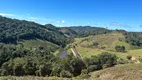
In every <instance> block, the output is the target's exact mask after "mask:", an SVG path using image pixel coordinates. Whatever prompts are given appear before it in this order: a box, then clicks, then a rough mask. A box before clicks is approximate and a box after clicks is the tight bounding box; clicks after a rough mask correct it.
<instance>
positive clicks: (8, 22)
mask: <svg viewBox="0 0 142 80" xmlns="http://www.w3.org/2000/svg"><path fill="white" fill-rule="evenodd" d="M36 38H38V39H42V40H47V41H49V42H52V43H54V44H57V45H59V46H63V47H64V46H65V45H66V44H67V43H69V42H70V39H69V38H66V36H65V35H64V34H63V33H62V32H59V31H58V30H57V29H56V27H55V29H53V25H45V26H44V25H40V24H37V23H34V22H28V21H24V20H23V21H21V20H16V19H9V18H5V17H1V16H0V42H3V43H12V44H17V43H18V42H19V41H20V40H22V39H24V40H29V39H36Z"/></svg>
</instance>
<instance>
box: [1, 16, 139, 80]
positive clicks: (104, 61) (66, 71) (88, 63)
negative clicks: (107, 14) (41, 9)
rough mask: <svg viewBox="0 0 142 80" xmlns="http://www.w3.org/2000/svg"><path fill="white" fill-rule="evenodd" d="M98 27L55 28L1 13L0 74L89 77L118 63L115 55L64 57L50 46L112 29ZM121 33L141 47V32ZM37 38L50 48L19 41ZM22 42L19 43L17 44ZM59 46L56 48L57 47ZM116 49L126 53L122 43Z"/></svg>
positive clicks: (130, 41)
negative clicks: (27, 45)
mask: <svg viewBox="0 0 142 80" xmlns="http://www.w3.org/2000/svg"><path fill="white" fill-rule="evenodd" d="M112 31H113V30H108V29H105V28H99V27H90V26H74V27H56V26H54V25H52V24H46V25H40V24H37V23H35V22H29V21H24V20H17V19H10V18H6V17H2V16H0V75H1V76H8V75H12V76H25V75H31V76H59V77H68V78H69V77H73V76H78V75H83V76H89V75H88V73H89V72H92V71H96V70H100V69H103V68H107V67H112V66H114V65H116V64H117V59H118V57H117V56H116V55H114V54H110V53H107V52H104V53H101V54H98V55H96V56H91V57H90V58H81V57H74V56H73V54H72V53H69V54H68V55H67V56H66V58H60V57H59V56H57V55H54V54H53V52H55V51H56V49H53V48H52V47H53V46H52V45H57V46H58V47H60V48H65V47H66V45H68V44H69V43H72V42H73V41H74V38H78V37H87V36H91V35H101V34H107V33H110V32H112ZM116 31H118V32H121V33H123V35H124V36H125V38H126V42H127V43H129V44H131V45H135V46H139V47H142V33H140V32H126V31H123V30H122V31H121V30H116ZM34 39H40V40H42V41H48V42H50V43H52V45H49V46H50V48H49V49H45V48H44V47H43V46H41V45H39V46H38V47H36V48H34V49H27V48H25V47H24V46H23V44H22V43H21V41H22V40H25V41H26V40H34ZM19 44H21V45H20V46H17V45H19ZM58 49H59V48H58ZM116 49H117V50H118V52H125V48H124V47H123V46H122V47H121V46H118V47H116Z"/></svg>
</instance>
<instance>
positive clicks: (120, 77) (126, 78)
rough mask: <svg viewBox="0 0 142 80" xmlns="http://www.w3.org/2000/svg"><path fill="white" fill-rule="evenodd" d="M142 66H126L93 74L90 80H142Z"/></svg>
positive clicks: (118, 66)
mask: <svg viewBox="0 0 142 80" xmlns="http://www.w3.org/2000/svg"><path fill="white" fill-rule="evenodd" d="M141 74H142V64H124V65H117V66H116V67H112V68H107V69H103V70H100V71H96V72H93V73H91V77H90V79H89V80H142V75H141Z"/></svg>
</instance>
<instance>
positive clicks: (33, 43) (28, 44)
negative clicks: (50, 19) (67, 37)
mask: <svg viewBox="0 0 142 80" xmlns="http://www.w3.org/2000/svg"><path fill="white" fill-rule="evenodd" d="M20 43H22V44H23V45H24V47H25V48H28V49H32V48H38V47H39V46H42V47H44V48H45V49H49V48H55V49H56V48H58V47H59V46H58V45H56V44H53V43H51V42H48V41H43V40H40V39H33V40H23V41H21V42H20Z"/></svg>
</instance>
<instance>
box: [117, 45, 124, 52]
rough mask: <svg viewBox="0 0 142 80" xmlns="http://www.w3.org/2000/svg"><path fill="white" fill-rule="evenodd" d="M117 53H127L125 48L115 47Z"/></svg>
mask: <svg viewBox="0 0 142 80" xmlns="http://www.w3.org/2000/svg"><path fill="white" fill-rule="evenodd" d="M115 50H116V51H117V52H125V46H115Z"/></svg>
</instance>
